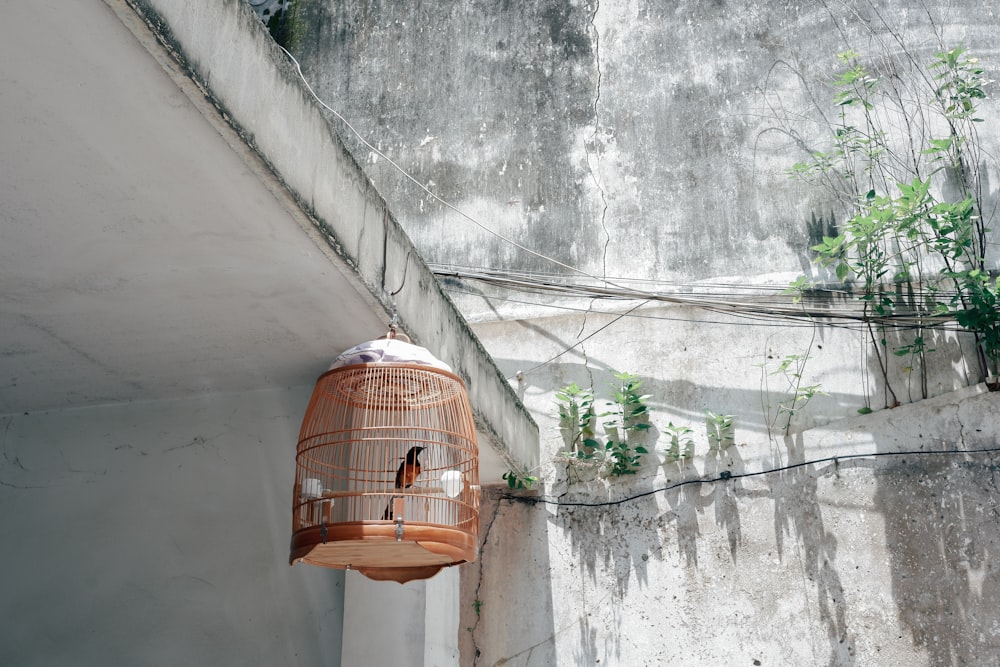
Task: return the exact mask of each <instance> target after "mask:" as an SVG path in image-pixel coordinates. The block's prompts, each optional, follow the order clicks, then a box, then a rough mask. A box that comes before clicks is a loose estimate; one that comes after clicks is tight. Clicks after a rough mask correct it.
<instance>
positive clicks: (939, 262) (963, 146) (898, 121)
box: [789, 45, 1000, 405]
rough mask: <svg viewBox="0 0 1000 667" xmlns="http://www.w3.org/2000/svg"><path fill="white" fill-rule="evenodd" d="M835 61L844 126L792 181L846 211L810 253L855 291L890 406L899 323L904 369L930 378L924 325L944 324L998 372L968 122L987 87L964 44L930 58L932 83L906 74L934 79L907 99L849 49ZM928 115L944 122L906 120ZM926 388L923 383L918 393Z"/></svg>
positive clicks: (977, 160) (999, 350) (995, 313)
mask: <svg viewBox="0 0 1000 667" xmlns="http://www.w3.org/2000/svg"><path fill="white" fill-rule="evenodd" d="M839 58H840V60H841V62H842V63H843V65H844V69H843V71H842V72H841V73H840V75H838V76H837V77H836V78H835V79H834V81H833V85H834V88H835V93H834V104H835V105H836V106H837V108H838V109H839V120H838V122H836V123H834V124H833V125H832V126H831V134H830V143H831V148H830V149H828V150H826V151H813V153H812V155H811V157H810V159H809V160H807V161H805V162H800V163H797V164H795V165H793V167H792V168H791V169H790V170H789V173H790V174H791V175H792V177H794V178H797V179H800V180H803V181H805V182H807V183H811V184H814V185H819V186H821V187H824V188H827V189H828V190H829V191H830V192H831V193H832V194H833V195H834V196H835V197H836V198H837V199H838V200H839V201H841V202H842V203H843V204H844V206H845V208H846V210H847V214H848V215H847V217H846V219H845V221H844V222H843V223H842V224H840V226H839V229H836V230H833V231H834V232H835V233H831V234H824V235H823V236H822V240H821V241H820V242H819V243H817V244H815V245H813V246H812V247H811V250H812V251H813V252H814V253H815V260H816V262H817V263H819V264H820V265H821V266H824V267H828V268H830V269H831V270H832V272H833V274H834V275H835V276H836V278H837V280H838V281H841V282H845V283H848V284H849V285H851V286H852V287H855V286H856V287H857V292H856V293H857V294H858V297H857V298H858V299H860V301H861V302H862V305H863V319H864V320H865V322H866V325H867V331H868V335H869V338H870V341H871V343H872V348H873V350H874V352H875V357H876V359H877V361H878V364H879V368H880V371H881V376H882V379H883V381H884V386H885V391H886V394H887V403H888V404H890V405H895V404H897V403H898V400H897V398H896V394H895V391H894V390H893V388H892V383H891V382H890V375H889V366H888V359H889V355H888V354H887V351H888V342H887V341H888V329H889V328H891V327H892V326H893V319H894V318H896V317H898V316H900V315H905V316H906V318H907V322H908V323H910V326H914V325H913V323H914V322H915V323H916V324H915V327H916V331H915V332H914V334H913V335H914V338H913V340H912V342H910V343H906V344H904V345H902V346H900V347H898V348H897V349H896V354H897V355H898V356H907V355H910V356H911V359H910V361H911V364H910V365H909V366H908V368H909V369H911V370H912V369H913V367H914V363H912V362H915V361H918V360H919V361H920V362H921V363H920V364H919V366H920V369H921V371H920V372H921V374H922V375H923V374H924V373H925V370H924V369H925V366H924V364H923V363H922V362H923V355H924V354H925V353H927V352H931V351H932V350H931V349H930V348H927V347H926V345H925V344H924V343H923V341H924V340H925V328H929V327H939V326H941V325H942V323H943V322H945V321H947V320H949V319H950V320H953V321H954V322H956V323H957V324H958V325H959V326H960V327H962V328H963V329H965V330H966V331H969V332H970V333H972V334H973V335H974V337H975V339H976V341H977V350H978V352H977V356H978V361H979V365H980V368H981V370H982V372H983V373H984V374H989V373H990V372H991V371H993V372H995V371H996V370H997V366H998V364H1000V310H998V309H997V295H998V292H1000V290H998V283H997V280H995V279H994V277H993V276H991V275H990V274H989V272H988V271H987V270H986V266H985V256H986V239H987V234H988V232H989V229H988V228H987V227H986V224H985V222H984V221H983V219H982V210H983V207H982V203H983V202H982V193H983V192H984V183H983V178H982V176H981V175H980V171H979V165H980V164H981V163H982V158H981V152H980V149H979V144H978V134H977V132H976V130H975V129H974V127H973V125H972V124H973V123H979V122H982V119H981V118H979V117H977V103H978V102H979V101H980V100H982V99H984V98H985V97H986V92H985V87H986V85H987V84H988V83H989V82H988V81H987V80H986V79H985V78H984V75H983V72H984V70H983V68H982V67H981V66H980V65H979V63H978V61H977V60H976V59H975V58H972V57H970V56H969V55H968V53H967V52H966V50H965V48H964V47H962V46H961V45H960V46H957V47H955V48H953V49H951V50H947V51H941V52H938V53H936V54H935V56H934V60H933V61H932V62H931V64H930V65H929V66H928V71H929V73H930V76H928V74H927V73H926V72H924V73H916V74H915V76H913V77H911V80H912V81H916V84H912V85H915V86H921V85H925V84H926V83H928V82H929V83H930V84H931V85H930V88H929V90H928V89H927V88H924V89H923V90H922V91H921V89H919V88H916V89H913V90H906V91H905V93H904V88H903V85H904V84H903V83H902V77H900V76H895V77H894V78H893V79H892V81H891V83H890V84H885V83H884V82H883V81H882V80H881V79H880V78H879V77H877V76H875V75H874V74H873V73H872V72H870V71H869V70H868V69H867V68H866V67H865V66H864V65H863V64H861V62H860V56H859V55H858V54H857V53H856V52H854V51H848V52H845V53H842V54H839ZM921 99H923V100H924V101H923V102H921V101H920V100H921ZM933 115H936V116H937V118H938V119H939V121H940V122H932V121H931V120H926V121H925V122H921V123H916V122H911V120H912V119H913V118H915V117H921V118H926V119H931V117H932V116H933ZM945 185H947V187H944V186H945ZM943 192H950V193H956V194H955V195H953V196H951V197H949V198H945V197H943V196H942V194H941V193H943ZM913 281H918V282H919V283H920V284H921V286H922V287H921V289H920V290H916V291H915V294H916V296H912V294H914V291H910V292H909V294H910V295H908V292H907V291H905V290H902V289H900V288H899V286H900V285H902V284H911V283H912V282H913ZM926 385H927V382H926V377H925V376H922V378H921V392H922V395H923V396H926Z"/></svg>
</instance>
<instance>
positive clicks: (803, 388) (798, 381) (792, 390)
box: [769, 353, 825, 435]
mask: <svg viewBox="0 0 1000 667" xmlns="http://www.w3.org/2000/svg"><path fill="white" fill-rule="evenodd" d="M808 360H809V354H808V353H806V354H804V355H798V354H789V355H786V356H785V357H784V358H783V359H782V360H781V361H780V362H778V365H777V367H776V368H775V369H774V370H773V371H770V373H769V375H772V376H774V375H777V376H781V377H782V378H783V379H784V380H785V384H786V392H787V394H786V395H787V397H786V398H785V399H784V400H781V401H779V402H778V414H777V415H775V419H779V418H781V417H782V416H784V418H785V422H784V426H783V427H782V429H783V430H784V432H785V435H788V432H789V430H790V429H791V425H792V418H793V417H794V416H795V413H796V412H798V411H799V410H801V409H803V408H805V407H806V405H808V403H809V401H811V400H812V399H813V398H814V397H816V396H818V395H825V393H824V392H823V391H822V390H821V389H820V387H821V385H818V384H811V385H804V384H802V373H803V371H804V370H805V366H806V362H807V361H808Z"/></svg>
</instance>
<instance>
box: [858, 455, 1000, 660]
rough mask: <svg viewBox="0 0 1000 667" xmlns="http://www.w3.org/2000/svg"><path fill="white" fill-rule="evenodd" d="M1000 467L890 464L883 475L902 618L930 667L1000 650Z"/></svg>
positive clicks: (880, 493) (961, 461) (880, 494)
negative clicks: (999, 484)
mask: <svg viewBox="0 0 1000 667" xmlns="http://www.w3.org/2000/svg"><path fill="white" fill-rule="evenodd" d="M998 470H1000V465H998V463H997V462H996V460H982V459H981V458H977V459H971V458H967V457H957V456H948V457H945V456H921V457H919V458H915V457H911V458H900V459H895V460H893V459H890V460H888V462H887V463H885V464H884V465H881V466H879V468H878V469H877V470H876V479H877V481H878V490H877V492H876V498H875V500H876V507H878V508H879V509H880V510H881V511H882V513H883V515H884V517H885V533H886V547H887V551H888V554H889V559H890V567H891V572H892V595H893V600H894V602H895V604H896V613H897V614H898V616H899V619H900V621H901V622H902V624H903V625H904V626H905V627H907V628H908V629H909V630H910V633H911V635H912V637H911V638H910V639H911V640H912V642H913V644H914V645H915V646H917V647H920V648H922V649H924V650H925V651H926V652H927V656H928V662H927V664H929V665H974V664H984V661H985V660H986V658H985V657H984V656H996V655H997V651H998V650H1000V633H998V631H997V628H998V627H1000V610H998V608H997V605H996V600H997V599H998V596H1000V573H998V571H997V564H996V563H997V556H998V554H1000V538H998V531H997V525H998V519H1000V512H998V509H997V498H998V496H1000V494H998V488H997V475H998Z"/></svg>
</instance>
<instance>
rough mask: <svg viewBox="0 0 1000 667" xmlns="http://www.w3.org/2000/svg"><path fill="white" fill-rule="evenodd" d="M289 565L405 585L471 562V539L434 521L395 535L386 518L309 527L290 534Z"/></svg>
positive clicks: (473, 550) (473, 553)
mask: <svg viewBox="0 0 1000 667" xmlns="http://www.w3.org/2000/svg"><path fill="white" fill-rule="evenodd" d="M291 546H292V548H291V554H290V556H289V564H290V565H294V564H295V563H307V564H309V565H318V566H320V567H333V568H339V569H351V570H357V571H358V572H360V573H361V574H363V575H365V576H366V577H368V578H370V579H376V580H380V581H383V580H389V581H398V582H400V583H404V582H407V581H412V580H414V579H427V578H429V577H432V576H434V575H435V574H437V573H438V571H439V570H441V568H444V567H448V566H450V565H460V564H462V563H467V562H472V561H474V560H476V540H475V537H474V536H472V535H470V534H468V533H465V532H463V531H460V530H455V529H452V528H443V527H441V526H436V525H427V524H414V523H407V524H404V525H403V537H402V539H401V540H397V539H396V525H395V524H394V523H389V522H378V523H376V522H352V523H339V524H331V525H328V526H326V536H325V539H324V536H323V528H322V527H321V526H312V527H309V528H303V529H302V530H299V531H296V532H295V533H294V534H293V535H292V545H291Z"/></svg>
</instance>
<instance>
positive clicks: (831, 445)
mask: <svg viewBox="0 0 1000 667" xmlns="http://www.w3.org/2000/svg"><path fill="white" fill-rule="evenodd" d="M998 415H1000V395H998V394H995V393H984V392H983V389H982V386H980V387H978V388H977V387H973V388H967V389H964V390H962V391H960V392H956V393H954V394H950V395H947V396H942V397H938V398H936V399H931V400H928V401H925V402H923V403H921V404H918V405H909V406H902V407H900V408H897V409H895V410H887V411H883V412H880V413H876V414H873V415H867V416H863V417H856V418H852V419H850V420H845V421H842V422H837V423H835V424H830V425H828V426H827V427H825V428H818V429H812V430H808V431H805V432H803V433H801V434H799V435H796V436H793V437H788V438H782V439H779V440H778V441H776V442H770V441H767V440H766V439H765V440H761V439H756V438H753V437H752V436H751V437H750V438H747V437H746V435H747V434H745V433H743V432H741V431H740V430H739V429H738V430H737V440H738V442H739V443H740V444H738V445H737V446H735V447H732V448H730V449H728V450H726V451H723V452H716V453H714V454H711V455H705V456H699V457H698V459H697V460H696V461H693V462H691V463H690V464H684V465H680V464H676V463H668V464H665V465H657V464H650V465H648V466H647V467H646V468H644V469H643V471H642V472H641V473H640V475H638V476H637V477H636V478H632V479H623V480H619V481H615V482H612V483H611V484H609V485H605V484H603V483H600V482H596V483H591V484H585V485H580V484H578V485H574V486H573V487H572V488H569V489H567V488H566V487H565V486H563V487H558V486H557V487H556V488H548V489H545V491H544V492H543V494H542V495H537V496H532V495H530V494H529V495H527V496H523V497H508V496H506V495H505V494H504V495H500V494H498V493H494V494H493V496H492V497H491V498H490V500H489V502H488V503H486V506H485V507H484V512H483V514H482V522H483V527H482V531H481V532H482V535H483V545H482V554H481V558H480V564H479V567H478V569H472V568H470V569H468V570H466V571H465V579H464V580H463V604H462V607H461V608H462V614H463V617H462V621H461V627H463V628H468V631H467V632H465V633H464V634H462V642H463V645H462V661H461V664H463V665H473V664H476V665H499V664H503V665H516V666H521V667H525V666H529V665H546V666H554V665H629V666H630V667H631V666H637V665H647V666H650V667H652V666H654V665H668V664H688V665H706V666H708V665H712V666H715V665H837V666H847V665H906V666H907V667H923V666H926V667H937V666H939V665H985V664H994V663H995V662H996V661H997V660H998V659H1000V631H998V628H1000V612H998V610H997V608H996V605H995V604H994V599H995V597H996V595H997V594H998V592H1000V569H998V567H997V565H996V560H997V559H996V556H997V554H998V553H1000V521H998V516H1000V514H998V488H997V466H998V464H1000V452H997V451H996V448H997V447H998V443H997V437H996V434H997V432H998V429H1000V417H998ZM960 449H961V450H981V449H993V451H988V452H980V453H961V452H955V453H950V454H947V453H939V452H948V451H953V450H960ZM932 452H938V453H932ZM722 471H728V472H729V473H730V474H731V475H732V476H733V477H732V478H731V479H729V480H724V479H720V477H721V475H720V473H721V472H722ZM698 479H702V480H706V481H705V482H704V483H697V482H695V483H689V484H685V483H684V482H686V481H690V480H698ZM498 496H499V497H498ZM540 501H544V502H540ZM618 501H621V502H618ZM576 503H579V504H576ZM594 503H596V504H597V505H598V506H588V504H594ZM601 503H605V504H603V505H601ZM473 575H478V576H473ZM477 600H478V601H479V602H480V603H481V604H478V603H477V602H476V601H477ZM477 608H478V611H477Z"/></svg>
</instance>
